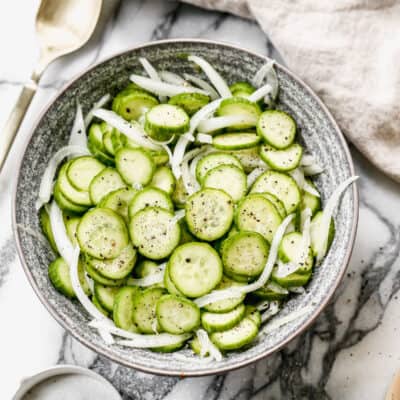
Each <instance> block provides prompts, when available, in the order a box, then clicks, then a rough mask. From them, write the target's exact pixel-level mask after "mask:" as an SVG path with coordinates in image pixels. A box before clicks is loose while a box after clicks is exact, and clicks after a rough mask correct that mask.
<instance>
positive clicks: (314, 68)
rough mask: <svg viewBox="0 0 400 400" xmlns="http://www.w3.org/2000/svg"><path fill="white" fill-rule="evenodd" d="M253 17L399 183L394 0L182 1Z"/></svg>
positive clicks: (398, 14) (397, 4)
mask: <svg viewBox="0 0 400 400" xmlns="http://www.w3.org/2000/svg"><path fill="white" fill-rule="evenodd" d="M185 1H186V2H189V3H192V4H196V5H198V6H202V7H205V8H210V9H217V10H223V11H227V12H231V13H234V14H236V15H240V16H242V17H251V18H254V19H256V20H257V21H258V23H259V24H260V25H261V27H262V29H263V30H264V31H265V32H266V33H267V34H268V37H269V38H270V39H271V41H272V43H273V44H274V45H275V47H276V48H277V49H278V51H279V52H280V54H281V55H282V57H283V59H284V60H285V63H286V64H287V66H288V67H289V68H290V69H292V70H293V71H294V72H296V73H297V74H298V75H299V76H300V77H301V78H302V79H304V81H305V82H307V83H308V84H309V85H310V86H311V87H312V88H313V89H314V90H315V91H316V92H317V93H318V95H319V96H320V97H321V98H322V99H323V101H324V102H325V104H326V105H327V106H328V108H329V109H330V111H331V112H332V114H333V115H334V117H335V118H336V120H337V122H338V124H339V125H340V127H341V129H342V130H343V132H344V133H345V135H346V137H347V138H348V139H349V140H350V141H351V142H352V143H353V144H354V145H355V146H356V147H357V148H358V149H359V150H360V151H361V152H362V153H363V154H364V155H365V156H366V157H367V158H368V159H369V160H370V161H371V162H372V163H373V164H375V165H376V166H377V167H378V168H380V169H381V170H382V171H384V172H385V173H386V174H387V175H388V176H390V177H392V178H393V179H395V180H397V181H399V182H400V67H399V64H400V1H399V0H335V1H332V0H185Z"/></svg>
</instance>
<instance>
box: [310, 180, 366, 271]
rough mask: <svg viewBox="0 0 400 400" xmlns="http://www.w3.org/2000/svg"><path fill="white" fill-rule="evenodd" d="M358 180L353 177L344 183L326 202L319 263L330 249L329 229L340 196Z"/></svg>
mask: <svg viewBox="0 0 400 400" xmlns="http://www.w3.org/2000/svg"><path fill="white" fill-rule="evenodd" d="M357 179H358V176H352V177H350V178H348V179H346V180H345V181H344V182H342V183H341V184H340V185H339V186H338V187H337V188H336V189H335V190H334V191H333V193H332V194H331V197H330V198H329V200H328V201H327V202H326V205H325V208H324V210H323V212H322V218H321V222H320V224H321V225H320V235H321V236H322V237H321V240H319V241H318V244H319V246H318V248H317V249H316V253H317V254H318V255H317V262H318V263H319V262H321V260H322V259H323V258H324V257H325V254H326V251H327V247H328V236H329V227H330V224H331V218H332V215H333V212H334V211H335V208H336V206H337V204H338V202H339V199H340V196H341V195H342V194H343V192H344V191H345V190H346V189H347V187H348V186H349V185H350V184H352V183H353V182H354V181H356V180H357Z"/></svg>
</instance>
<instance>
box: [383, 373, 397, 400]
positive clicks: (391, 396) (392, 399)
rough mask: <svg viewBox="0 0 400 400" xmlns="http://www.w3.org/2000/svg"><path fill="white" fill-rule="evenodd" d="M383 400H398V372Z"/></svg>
mask: <svg viewBox="0 0 400 400" xmlns="http://www.w3.org/2000/svg"><path fill="white" fill-rule="evenodd" d="M385 400H400V371H398V372H397V373H396V375H395V376H394V378H393V381H392V383H391V385H390V387H389V390H388V391H387V393H386V397H385Z"/></svg>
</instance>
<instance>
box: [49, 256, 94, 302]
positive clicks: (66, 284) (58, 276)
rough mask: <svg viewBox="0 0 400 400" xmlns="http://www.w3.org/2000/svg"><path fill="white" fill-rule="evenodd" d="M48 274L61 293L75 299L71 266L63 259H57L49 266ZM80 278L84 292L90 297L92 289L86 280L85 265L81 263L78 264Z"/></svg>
mask: <svg viewBox="0 0 400 400" xmlns="http://www.w3.org/2000/svg"><path fill="white" fill-rule="evenodd" d="M48 274H49V279H50V282H51V283H52V284H53V286H54V287H55V288H56V289H57V290H58V291H59V292H60V293H62V294H63V295H65V296H67V297H69V298H71V299H72V298H75V292H74V288H73V287H72V283H71V278H70V272H69V265H68V264H67V263H66V262H65V261H64V259H63V258H62V257H59V258H57V259H55V260H54V261H53V262H52V263H51V264H50V265H49V270H48ZM78 277H79V283H80V285H81V286H82V289H83V291H84V292H85V293H86V295H88V296H89V294H90V288H89V285H88V284H87V282H86V279H85V270H84V265H83V264H82V263H81V262H80V261H79V263H78Z"/></svg>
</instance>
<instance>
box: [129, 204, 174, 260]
mask: <svg viewBox="0 0 400 400" xmlns="http://www.w3.org/2000/svg"><path fill="white" fill-rule="evenodd" d="M129 232H130V235H131V239H132V242H133V244H134V245H135V246H136V247H137V248H138V250H139V253H140V254H142V255H143V256H145V257H147V258H150V259H152V260H160V259H162V258H165V257H168V256H169V255H170V254H171V253H172V251H173V250H174V248H175V247H176V246H177V245H178V243H179V239H180V233H181V230H180V226H179V223H178V221H176V219H175V217H174V214H173V213H171V212H170V211H167V210H164V209H162V208H156V207H148V208H146V209H144V210H142V211H139V212H138V213H136V214H135V215H133V217H132V219H131V221H130V223H129Z"/></svg>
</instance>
